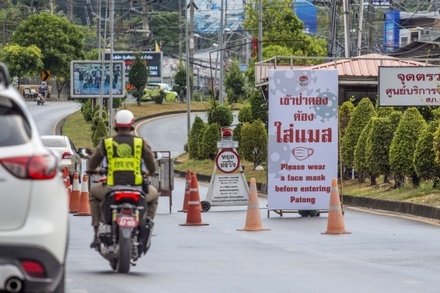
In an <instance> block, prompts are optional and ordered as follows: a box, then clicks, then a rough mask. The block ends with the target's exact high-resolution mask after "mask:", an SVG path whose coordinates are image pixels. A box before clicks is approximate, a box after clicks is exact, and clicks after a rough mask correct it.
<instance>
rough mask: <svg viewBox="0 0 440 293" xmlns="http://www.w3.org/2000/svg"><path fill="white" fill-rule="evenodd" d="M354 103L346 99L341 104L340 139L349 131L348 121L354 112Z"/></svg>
mask: <svg viewBox="0 0 440 293" xmlns="http://www.w3.org/2000/svg"><path fill="white" fill-rule="evenodd" d="M354 108H355V106H354V104H353V103H352V102H351V101H345V102H344V103H342V105H340V106H339V130H340V139H343V138H344V136H345V132H346V131H347V127H348V123H349V122H350V119H351V116H352V115H353V112H354Z"/></svg>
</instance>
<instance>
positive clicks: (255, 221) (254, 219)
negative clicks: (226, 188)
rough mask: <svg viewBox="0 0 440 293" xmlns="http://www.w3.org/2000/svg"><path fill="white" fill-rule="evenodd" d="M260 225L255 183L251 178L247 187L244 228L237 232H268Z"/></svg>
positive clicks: (267, 229)
mask: <svg viewBox="0 0 440 293" xmlns="http://www.w3.org/2000/svg"><path fill="white" fill-rule="evenodd" d="M269 230H270V228H264V227H263V225H262V223H261V213H260V204H259V203H258V192H257V183H256V180H255V178H251V181H250V185H249V202H248V208H247V213H246V224H245V226H244V228H242V229H237V231H269Z"/></svg>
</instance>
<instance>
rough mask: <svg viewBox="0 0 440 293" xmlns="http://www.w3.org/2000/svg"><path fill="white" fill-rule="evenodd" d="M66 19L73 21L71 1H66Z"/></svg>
mask: <svg viewBox="0 0 440 293" xmlns="http://www.w3.org/2000/svg"><path fill="white" fill-rule="evenodd" d="M67 19H68V20H69V21H73V0H67Z"/></svg>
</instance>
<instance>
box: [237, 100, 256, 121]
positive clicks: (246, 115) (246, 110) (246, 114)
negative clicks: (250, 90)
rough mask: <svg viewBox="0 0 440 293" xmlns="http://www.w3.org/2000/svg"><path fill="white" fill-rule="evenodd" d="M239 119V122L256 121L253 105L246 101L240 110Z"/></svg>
mask: <svg viewBox="0 0 440 293" xmlns="http://www.w3.org/2000/svg"><path fill="white" fill-rule="evenodd" d="M238 121H239V122H243V123H244V122H252V121H254V119H253V117H252V108H251V105H250V104H248V103H246V104H243V106H242V107H241V108H240V110H238Z"/></svg>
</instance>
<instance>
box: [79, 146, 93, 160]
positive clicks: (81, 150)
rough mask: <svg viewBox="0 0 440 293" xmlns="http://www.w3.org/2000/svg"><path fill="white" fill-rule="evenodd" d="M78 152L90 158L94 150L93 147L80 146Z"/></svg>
mask: <svg viewBox="0 0 440 293" xmlns="http://www.w3.org/2000/svg"><path fill="white" fill-rule="evenodd" d="M78 153H79V154H80V155H81V156H82V157H83V158H85V159H87V158H89V157H90V156H91V155H92V154H93V151H92V150H91V149H88V148H78Z"/></svg>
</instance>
